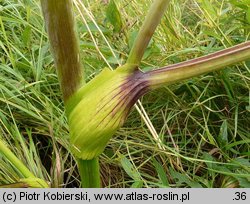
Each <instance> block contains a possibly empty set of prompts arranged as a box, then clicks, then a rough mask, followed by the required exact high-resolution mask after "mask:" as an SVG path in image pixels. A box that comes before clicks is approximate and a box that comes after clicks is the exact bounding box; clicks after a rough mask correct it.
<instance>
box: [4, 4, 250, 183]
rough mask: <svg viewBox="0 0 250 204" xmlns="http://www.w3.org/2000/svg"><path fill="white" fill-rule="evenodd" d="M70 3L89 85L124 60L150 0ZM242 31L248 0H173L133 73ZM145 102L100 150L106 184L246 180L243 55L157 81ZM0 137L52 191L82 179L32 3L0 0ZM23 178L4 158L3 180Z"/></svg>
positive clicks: (239, 36) (249, 119) (242, 36)
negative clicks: (172, 80) (176, 79)
mask: <svg viewBox="0 0 250 204" xmlns="http://www.w3.org/2000/svg"><path fill="white" fill-rule="evenodd" d="M75 2H78V4H77V5H79V7H78V8H79V9H77V8H76V7H75V16H76V22H77V23H76V24H77V31H78V36H79V39H80V40H79V41H80V48H81V58H82V63H83V67H84V69H85V76H84V77H85V79H86V81H89V80H91V79H92V78H93V77H94V76H95V75H96V74H98V73H99V72H100V71H101V70H102V68H104V67H110V68H115V67H117V66H118V65H119V64H122V63H124V62H125V60H126V58H127V55H128V53H129V50H130V48H131V45H132V43H133V40H134V38H135V36H136V34H137V32H138V29H139V28H140V26H141V24H142V22H143V19H144V16H145V14H146V13H147V10H148V7H149V6H150V4H151V2H152V1H150V0H141V1H131V0H116V1H115V3H116V6H117V9H115V6H114V5H113V6H112V5H111V4H110V1H108V0H82V1H80V0H76V1H75ZM79 2H81V3H82V4H83V5H84V7H83V5H80V4H79ZM111 11H112V12H111ZM249 38H250V1H249V0H240V1H236V0H172V1H171V4H170V7H169V8H168V11H167V12H166V14H165V16H164V18H163V19H162V22H161V24H160V26H159V27H158V29H157V31H156V33H155V35H154V36H153V40H152V41H151V43H150V45H149V47H148V49H147V50H146V53H145V55H144V58H143V62H142V64H141V67H140V68H141V69H142V70H150V69H154V68H157V67H161V66H164V65H168V64H173V63H178V62H181V61H185V60H188V59H192V58H195V57H198V56H203V55H206V54H208V53H212V52H215V51H217V50H221V49H223V48H226V47H230V46H232V45H236V44H239V43H241V42H244V41H247V40H249ZM141 104H142V105H140V104H139V105H138V107H139V108H138V109H137V110H136V109H135V108H134V109H133V111H132V112H131V114H130V115H129V118H128V120H127V122H126V124H125V125H124V127H122V128H121V129H120V130H119V131H118V132H117V133H116V134H115V136H114V137H113V138H112V139H111V141H110V142H109V144H108V146H107V148H106V149H105V152H104V153H103V154H102V155H101V157H100V163H101V176H102V185H103V187H209V188H211V187H250V162H249V158H250V151H249V150H250V61H247V62H244V63H242V64H238V65H235V66H231V67H227V68H226V69H224V70H222V71H218V72H214V73H210V74H207V75H203V76H200V77H195V78H192V79H189V80H186V81H184V82H181V83H177V84H173V85H171V86H166V87H163V88H161V89H158V90H156V91H154V92H151V93H149V94H147V95H145V96H144V97H143V98H142V99H141ZM139 110H140V111H139ZM83 117H84V116H83ZM0 137H1V139H2V140H3V141H5V143H6V144H8V146H9V148H10V149H11V150H12V151H13V152H14V153H15V154H16V155H17V157H18V158H20V159H21V160H22V161H23V162H24V163H25V165H26V166H27V167H28V168H29V169H30V170H31V171H32V172H33V173H34V174H35V175H36V176H37V177H39V178H43V179H45V180H48V181H49V182H51V186H52V187H78V186H79V185H80V181H79V179H80V178H79V174H78V171H77V167H76V163H75V160H74V158H73V157H72V155H71V154H70V152H69V151H68V150H67V149H69V143H68V126H67V120H66V118H65V113H64V106H63V102H62V99H61V92H60V87H59V84H58V80H57V75H56V70H55V67H54V63H53V58H52V56H51V53H50V51H49V42H48V37H47V34H46V32H45V28H44V21H43V18H42V15H41V9H40V3H39V1H37V0H0ZM155 137H158V138H160V143H159V141H157V139H155ZM20 177H21V174H20V172H18V171H17V170H16V169H15V167H13V166H12V165H11V164H10V163H9V162H8V160H6V159H5V158H4V157H3V156H2V155H1V154H0V185H6V184H10V183H16V182H18V181H19V179H20Z"/></svg>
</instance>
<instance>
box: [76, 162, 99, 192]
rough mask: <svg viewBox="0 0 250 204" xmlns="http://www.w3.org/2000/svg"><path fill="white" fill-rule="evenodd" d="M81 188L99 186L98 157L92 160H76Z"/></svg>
mask: <svg viewBox="0 0 250 204" xmlns="http://www.w3.org/2000/svg"><path fill="white" fill-rule="evenodd" d="M78 169H79V171H80V176H81V184H82V188H100V187H101V180H100V170H99V161H98V158H94V159H92V160H82V159H79V160H78Z"/></svg>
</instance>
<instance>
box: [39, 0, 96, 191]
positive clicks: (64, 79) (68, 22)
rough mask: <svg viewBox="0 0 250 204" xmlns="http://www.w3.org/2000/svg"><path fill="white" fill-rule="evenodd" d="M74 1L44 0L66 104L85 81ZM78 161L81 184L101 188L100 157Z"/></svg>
mask: <svg viewBox="0 0 250 204" xmlns="http://www.w3.org/2000/svg"><path fill="white" fill-rule="evenodd" d="M72 2H73V1H72V0H60V1H58V0H41V3H42V10H43V15H44V18H45V23H46V27H47V31H48V34H49V40H50V44H51V49H52V52H53V55H54V60H55V64H56V67H57V73H58V77H59V81H60V85H61V89H62V93H63V99H64V102H65V103H67V101H68V99H69V98H70V97H71V96H72V95H73V94H74V93H75V92H76V91H77V90H78V89H79V88H80V87H81V86H82V84H83V83H84V80H83V74H82V67H81V62H80V55H79V43H78V39H77V35H76V31H75V26H74V17H73V13H72ZM67 111H68V110H66V112H67ZM83 117H84V116H83ZM78 163H79V171H80V175H81V178H82V182H83V183H82V185H83V186H84V187H99V186H100V177H99V176H100V175H99V164H98V159H95V160H90V161H88V160H81V159H79V161H78ZM98 183H99V184H98Z"/></svg>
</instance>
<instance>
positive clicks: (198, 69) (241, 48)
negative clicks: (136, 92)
mask: <svg viewBox="0 0 250 204" xmlns="http://www.w3.org/2000/svg"><path fill="white" fill-rule="evenodd" d="M247 59H250V41H248V42H245V43H242V44H239V45H236V46H233V47H231V48H227V49H224V50H222V51H218V52H215V53H213V54H210V55H207V56H204V57H199V58H197V59H193V60H189V61H186V62H181V63H178V64H174V65H170V66H166V67H162V68H159V69H156V70H152V71H149V72H146V73H145V77H146V79H147V80H148V81H149V86H150V87H151V88H152V89H154V88H158V87H160V86H162V85H165V84H171V83H175V82H178V81H181V80H184V79H187V78H191V77H194V76H198V75H201V74H205V73H208V72H212V71H216V70H219V69H221V68H223V67H226V66H228V65H232V64H235V63H238V62H241V61H244V60H247Z"/></svg>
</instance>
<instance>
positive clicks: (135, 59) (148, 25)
mask: <svg viewBox="0 0 250 204" xmlns="http://www.w3.org/2000/svg"><path fill="white" fill-rule="evenodd" d="M169 2H170V0H155V1H154V3H153V4H152V6H151V7H150V9H149V11H148V14H147V16H146V18H145V20H144V23H143V25H142V27H141V29H140V31H139V33H138V35H137V37H136V39H135V42H134V44H133V47H132V49H131V51H130V53H129V56H128V60H127V63H128V64H133V65H137V66H139V64H140V62H141V60H142V57H143V54H144V52H145V50H146V48H147V46H148V44H149V41H150V40H151V38H152V36H153V34H154V32H155V29H156V27H157V26H158V24H159V23H160V20H161V18H162V16H163V14H164V12H165V10H166V8H167V5H168V4H169ZM132 68H133V67H132Z"/></svg>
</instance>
